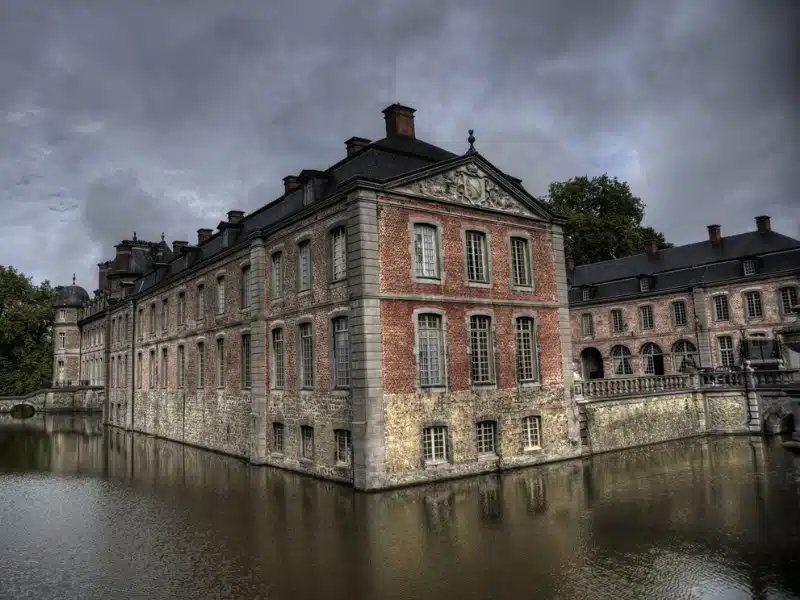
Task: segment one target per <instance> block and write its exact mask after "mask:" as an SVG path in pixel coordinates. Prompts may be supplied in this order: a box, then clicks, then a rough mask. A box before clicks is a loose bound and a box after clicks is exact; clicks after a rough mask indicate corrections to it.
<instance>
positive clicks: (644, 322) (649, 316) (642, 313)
mask: <svg viewBox="0 0 800 600" xmlns="http://www.w3.org/2000/svg"><path fill="white" fill-rule="evenodd" d="M654 326H655V319H654V318H653V306H652V305H650V304H648V305H646V306H640V307H639V327H641V328H642V329H652V328H653V327H654Z"/></svg>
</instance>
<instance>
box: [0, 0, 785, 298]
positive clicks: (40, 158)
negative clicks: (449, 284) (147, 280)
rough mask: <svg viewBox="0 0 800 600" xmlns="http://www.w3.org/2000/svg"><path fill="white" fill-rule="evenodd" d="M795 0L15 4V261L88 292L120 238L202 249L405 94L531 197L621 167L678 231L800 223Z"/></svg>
mask: <svg viewBox="0 0 800 600" xmlns="http://www.w3.org/2000/svg"><path fill="white" fill-rule="evenodd" d="M791 6H792V3H790V2H783V3H780V2H770V1H766V2H759V3H753V2H748V1H745V0H709V1H706V2H696V1H693V0H663V1H658V2H651V1H646V0H641V1H636V0H607V1H604V2H586V1H580V2H578V1H574V0H573V1H570V0H565V1H561V2H557V3H556V2H494V3H486V2H477V1H474V2H473V1H466V2H464V1H459V2H456V1H439V2H424V1H421V0H419V1H415V0H403V1H402V2H401V1H399V0H395V1H384V2H377V3H372V4H364V3H363V2H360V1H356V0H350V1H340V2H313V3H310V2H299V1H295V2H262V1H256V0H238V1H237V2H218V1H215V0H214V1H212V0H208V1H201V0H197V1H191V2H190V1H188V0H186V1H175V2H161V1H160V0H159V1H157V0H140V1H138V2H123V1H121V0H104V1H99V0H95V1H89V0H86V1H78V0H72V1H70V2H49V1H45V0H0V81H2V82H3V85H2V86H0V203H2V207H3V212H4V214H5V217H6V218H5V220H4V221H3V224H2V225H1V226H0V227H2V232H0V233H2V239H3V240H4V242H5V243H4V244H3V247H2V248H1V249H0V263H11V264H14V265H15V266H17V267H19V268H22V269H23V270H25V271H26V272H28V273H31V274H33V275H35V276H36V277H37V278H39V279H41V278H45V277H48V278H50V279H52V280H59V281H66V280H67V278H68V274H69V273H71V272H72V271H77V272H78V274H79V278H80V279H82V280H85V281H86V285H87V286H88V287H90V288H91V287H92V286H93V282H94V279H95V276H94V273H93V271H92V269H91V266H92V265H93V264H94V263H96V262H98V261H100V260H103V259H106V258H109V257H110V256H111V253H112V252H113V244H114V243H115V242H117V241H118V240H119V239H120V238H122V237H128V236H130V235H131V234H132V232H133V231H134V230H136V231H137V233H138V234H139V236H140V237H142V238H151V239H158V238H159V237H160V234H161V232H162V231H164V232H165V233H166V235H167V238H168V240H171V239H179V238H182V239H189V240H193V239H194V236H195V230H196V229H197V228H198V227H202V226H212V227H213V226H214V225H215V224H216V223H217V222H218V221H219V220H220V218H221V217H222V215H224V213H225V212H226V211H227V210H230V209H233V208H240V209H244V210H252V209H254V208H256V207H258V206H260V205H262V204H264V203H266V202H268V201H271V200H272V199H274V198H275V197H277V196H278V195H279V194H280V191H281V178H282V177H283V176H285V175H287V174H289V173H297V172H299V171H300V170H302V169H303V168H325V167H327V166H329V165H330V164H332V163H334V162H337V161H338V160H339V159H340V158H341V157H342V156H343V152H344V149H343V147H342V145H343V144H342V142H343V140H345V139H347V138H348V137H350V136H352V135H360V136H365V137H370V138H372V139H377V138H379V137H382V135H383V120H382V116H381V114H380V110H381V109H382V108H383V107H384V106H386V105H387V104H389V103H391V102H395V101H399V102H403V103H406V104H410V105H411V106H414V107H416V108H417V109H418V110H419V112H418V120H417V121H418V122H417V132H418V135H420V137H422V138H423V139H426V140H427V141H430V142H432V143H435V144H438V145H441V146H444V147H446V148H448V149H450V150H452V151H456V152H462V151H464V150H466V140H465V138H466V130H467V129H468V128H470V127H474V128H475V129H476V134H477V137H478V148H479V149H480V150H481V152H482V153H484V154H485V155H486V156H487V157H488V158H489V159H490V160H493V161H494V162H496V163H497V164H498V166H500V167H501V168H503V169H504V170H507V171H509V172H511V173H513V174H515V175H517V176H520V177H522V178H523V179H524V181H525V184H526V186H527V187H528V189H529V190H530V191H531V192H533V193H535V194H543V193H544V192H545V190H546V186H547V183H548V182H550V181H552V180H557V179H565V178H568V177H571V176H575V175H580V174H584V173H590V174H594V173H597V172H603V171H608V172H609V173H611V174H613V175H617V176H619V177H620V178H623V179H626V180H628V181H629V182H630V183H631V185H632V187H633V190H634V192H635V193H637V194H638V195H640V196H642V197H643V199H644V200H645V201H646V203H647V205H648V209H647V217H646V218H647V221H648V222H649V223H650V224H652V225H653V226H655V227H656V228H658V229H662V230H664V231H665V233H666V234H667V236H668V238H670V239H671V240H673V241H675V242H679V243H682V242H688V241H692V240H693V239H696V238H698V237H699V236H702V235H704V225H706V224H708V223H711V222H721V224H722V225H723V231H724V232H726V233H728V232H734V231H742V230H746V229H749V228H752V217H753V216H755V215H756V214H760V213H762V212H767V213H770V214H771V215H772V217H773V223H774V226H775V227H776V228H777V229H779V230H781V231H784V232H786V233H790V234H792V235H798V234H800V231H798V222H800V214H798V206H800V202H798V200H797V199H796V198H795V197H794V189H795V188H796V187H797V186H796V185H795V183H796V180H797V175H796V174H795V170H796V169H795V165H796V164H797V159H798V139H800V136H798V135H797V134H798V133H800V132H798V121H797V111H796V109H795V106H796V102H797V94H796V88H795V87H793V82H794V80H795V78H793V77H792V67H793V65H792V63H791V62H790V60H791V58H792V57H793V56H794V54H795V53H796V43H795V42H794V33H793V32H794V31H795V30H796V27H793V25H792V23H793V19H794V21H795V22H796V14H797V9H796V8H792V7H791ZM790 9H791V10H793V11H794V14H790Z"/></svg>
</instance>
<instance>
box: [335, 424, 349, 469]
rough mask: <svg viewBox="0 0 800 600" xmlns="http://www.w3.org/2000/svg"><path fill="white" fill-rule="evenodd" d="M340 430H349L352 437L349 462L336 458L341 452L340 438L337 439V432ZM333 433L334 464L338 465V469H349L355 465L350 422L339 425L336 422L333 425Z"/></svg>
mask: <svg viewBox="0 0 800 600" xmlns="http://www.w3.org/2000/svg"><path fill="white" fill-rule="evenodd" d="M340 431H344V432H347V434H348V435H349V438H350V446H349V450H350V452H349V456H348V461H349V462H340V461H338V460H336V455H337V454H338V452H339V440H338V439H336V434H337V433H338V432H340ZM331 433H332V434H333V466H334V467H336V468H337V469H345V470H349V469H350V468H351V467H352V466H353V431H352V430H351V429H350V424H349V423H344V424H338V425H337V424H334V425H333V426H332V431H331Z"/></svg>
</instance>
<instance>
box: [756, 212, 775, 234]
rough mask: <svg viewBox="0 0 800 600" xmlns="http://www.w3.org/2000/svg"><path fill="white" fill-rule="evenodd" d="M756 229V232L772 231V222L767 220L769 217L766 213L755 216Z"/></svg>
mask: <svg viewBox="0 0 800 600" xmlns="http://www.w3.org/2000/svg"><path fill="white" fill-rule="evenodd" d="M756 229H758V233H767V232H768V231H772V224H771V223H770V222H769V217H768V216H767V215H761V216H760V217H756Z"/></svg>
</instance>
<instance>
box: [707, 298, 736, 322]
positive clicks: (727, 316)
mask: <svg viewBox="0 0 800 600" xmlns="http://www.w3.org/2000/svg"><path fill="white" fill-rule="evenodd" d="M711 302H712V303H713V305H714V306H713V308H714V321H718V322H721V323H727V322H728V321H730V320H731V304H730V302H729V301H728V296H727V294H715V295H714V296H712V297H711Z"/></svg>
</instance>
